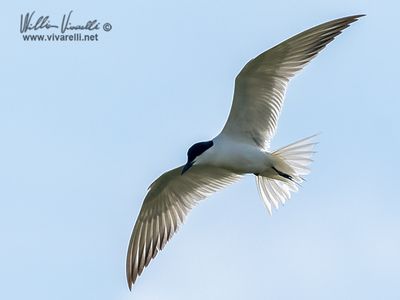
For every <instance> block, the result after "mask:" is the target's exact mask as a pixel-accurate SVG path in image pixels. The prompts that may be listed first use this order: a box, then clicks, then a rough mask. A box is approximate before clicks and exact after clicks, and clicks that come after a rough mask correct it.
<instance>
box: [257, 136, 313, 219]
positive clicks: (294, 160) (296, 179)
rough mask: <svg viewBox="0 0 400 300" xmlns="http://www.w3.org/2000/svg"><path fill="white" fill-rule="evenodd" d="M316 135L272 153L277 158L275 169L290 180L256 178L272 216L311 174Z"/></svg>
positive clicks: (259, 190)
mask: <svg viewBox="0 0 400 300" xmlns="http://www.w3.org/2000/svg"><path fill="white" fill-rule="evenodd" d="M315 137H316V135H313V136H310V137H307V138H304V139H302V140H299V141H297V142H294V143H292V144H290V145H287V146H285V147H283V148H280V149H278V150H276V151H275V152H273V153H272V155H273V156H274V158H275V163H276V165H275V167H276V168H277V169H278V170H281V171H282V172H285V173H286V174H287V175H289V176H290V179H288V178H284V177H279V176H274V178H271V177H266V176H262V175H259V176H256V184H257V188H258V192H259V194H260V196H261V198H262V199H263V201H264V203H265V206H266V207H267V209H268V212H269V213H270V214H272V208H273V207H275V209H278V208H279V203H281V204H282V205H283V204H285V202H286V201H287V200H289V198H290V196H291V192H297V191H298V187H299V185H300V183H301V182H303V181H304V178H303V177H302V176H304V175H307V174H309V173H310V169H309V165H310V164H311V162H312V161H313V160H312V158H311V157H312V156H313V154H314V153H315V151H314V147H315V145H316V144H317V143H316V142H315Z"/></svg>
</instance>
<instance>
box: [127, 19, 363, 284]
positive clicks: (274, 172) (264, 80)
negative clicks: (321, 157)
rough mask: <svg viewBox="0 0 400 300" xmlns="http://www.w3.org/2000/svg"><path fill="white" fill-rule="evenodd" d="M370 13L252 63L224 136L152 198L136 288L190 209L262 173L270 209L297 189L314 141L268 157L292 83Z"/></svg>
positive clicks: (145, 212) (130, 257)
mask: <svg viewBox="0 0 400 300" xmlns="http://www.w3.org/2000/svg"><path fill="white" fill-rule="evenodd" d="M361 16H362V15H356V16H350V17H345V18H341V19H337V20H333V21H330V22H327V23H324V24H321V25H319V26H316V27H313V28H311V29H309V30H306V31H304V32H302V33H300V34H298V35H296V36H294V37H292V38H290V39H288V40H286V41H284V42H282V43H280V44H279V45H277V46H275V47H273V48H271V49H270V50H268V51H266V52H264V53H262V54H260V55H259V56H257V57H256V58H254V59H252V60H251V61H250V62H248V63H247V64H246V65H245V66H244V68H243V69H242V71H241V72H240V73H239V75H238V76H237V77H236V81H235V92H234V97H233V103H232V108H231V111H230V114H229V117H228V120H227V122H226V124H225V126H224V128H223V130H222V132H221V133H220V134H219V135H218V136H217V137H215V138H214V139H213V140H211V141H208V142H202V143H197V144H195V145H193V146H192V147H191V148H190V149H189V151H188V161H187V163H186V165H184V166H180V167H178V168H175V169H173V170H171V171H168V172H166V173H164V174H163V175H161V176H160V177H159V178H158V179H157V180H156V181H154V182H153V183H152V184H151V185H150V187H149V191H148V193H147V195H146V197H145V199H144V202H143V205H142V208H141V210H140V213H139V216H138V218H137V220H136V224H135V226H134V228H133V232H132V236H131V240H130V243H129V248H128V254H127V261H126V273H127V280H128V285H129V288H131V287H132V284H133V283H134V282H135V281H136V279H137V276H139V275H140V274H141V273H142V271H143V269H144V268H145V267H146V266H147V265H148V264H149V262H150V260H151V259H152V258H154V257H155V256H156V254H157V252H158V251H159V250H161V249H163V247H164V245H165V244H166V242H167V241H168V240H169V239H170V238H171V237H172V235H173V234H174V233H175V232H176V230H177V228H178V226H179V225H180V224H181V223H183V221H184V219H185V217H186V215H187V214H188V212H189V211H190V209H191V208H192V207H193V206H194V205H195V204H196V203H197V202H198V201H199V200H202V199H204V198H206V197H207V196H209V195H210V194H212V193H213V192H215V191H217V190H219V189H221V188H223V187H225V186H227V185H229V184H231V183H233V182H235V181H237V180H239V179H240V178H241V177H242V176H243V175H245V174H255V175H256V184H257V188H258V191H259V194H260V196H261V198H262V199H263V201H264V203H265V205H266V207H267V209H268V211H269V212H270V213H272V209H273V207H275V208H278V207H279V203H281V204H284V203H285V201H286V200H288V199H289V198H290V194H291V192H294V191H297V189H298V185H299V184H300V183H301V182H302V181H303V176H305V175H307V174H308V173H309V167H308V166H309V164H310V163H311V162H312V159H311V157H312V154H313V153H314V152H313V147H314V145H315V142H314V137H315V136H312V137H309V138H305V139H303V140H300V141H298V142H295V143H293V144H290V145H288V146H286V147H283V148H281V149H279V150H277V151H275V152H272V153H270V152H268V149H269V144H270V141H271V139H272V137H273V136H274V134H275V131H276V127H277V122H278V119H279V115H280V112H281V109H282V105H283V101H284V95H285V91H286V87H287V84H288V82H289V79H290V78H291V77H293V76H294V75H295V74H296V73H297V72H298V71H300V70H301V69H302V68H303V67H304V66H305V65H306V64H307V63H308V62H310V60H311V59H313V58H314V57H315V56H316V55H317V54H318V52H319V51H321V50H322V49H323V48H324V47H325V46H326V45H327V44H328V43H329V42H331V41H332V40H333V39H334V38H335V37H336V36H337V35H339V34H340V33H341V32H342V30H343V29H345V28H346V27H348V26H349V24H350V23H352V22H355V21H356V20H357V19H358V18H360V17H361Z"/></svg>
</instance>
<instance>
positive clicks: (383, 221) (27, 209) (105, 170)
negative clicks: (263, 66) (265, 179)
mask: <svg viewBox="0 0 400 300" xmlns="http://www.w3.org/2000/svg"><path fill="white" fill-rule="evenodd" d="M399 8H400V5H399V4H398V3H397V1H345V0H335V1H317V0H309V1H277V2H272V1H240V2H239V1H202V2H188V1H157V2H154V1H125V2H123V1H111V2H103V3H99V2H98V1H86V2H85V3H83V2H81V1H77V0H72V1H68V3H67V2H62V3H54V2H51V1H36V2H35V3H33V2H32V1H19V2H18V3H16V2H15V3H14V2H10V1H9V2H7V4H3V7H2V10H1V13H0V14H1V19H2V23H3V25H1V27H0V33H1V37H2V43H1V44H2V46H1V53H2V55H1V58H0V59H1V71H0V79H1V83H2V85H1V86H2V88H1V89H0V138H1V147H0V199H1V200H0V236H1V247H0V266H1V267H0V282H1V288H0V298H1V299H38V300H39V299H40V300H47V299H48V300H50V299H51V300H54V299H62V300H64V299H65V300H67V299H68V300H70V299H85V300H88V299H96V300H102V299H104V300H105V299H107V300H110V299H111V300H119V299H121V300H127V299H140V300H142V299H144V300H147V299H149V300H153V299H160V300H161V299H162V300H169V299H174V300H175V299H194V300H196V299H231V300H234V299H272V300H275V299H279V300H281V299H282V300H283V299H307V300H313V299H328V300H330V299H332V300H333V299H335V300H336V299H364V300H365V299H400V289H399V286H398V284H399V279H400V255H399V253H400V235H399V230H400V217H399V216H400V201H399V196H398V191H397V185H398V182H399V179H398V170H399V168H400V164H399V158H398V155H399V151H400V142H399V134H398V130H399V129H400V121H399V118H398V115H399V110H400V105H399V99H398V95H397V93H396V92H395V90H396V89H397V87H398V85H399V75H398V70H399V68H400V63H399V59H398V54H399V53H400V42H399V39H398V36H399V28H400V26H399V23H398V21H397V20H398V12H399ZM71 9H73V10H74V12H75V18H76V20H86V19H91V18H98V19H99V21H100V22H110V23H111V24H112V25H113V29H112V30H111V31H110V32H108V33H105V32H101V34H100V37H99V39H100V40H99V41H98V42H91V43H83V42H81V43H79V42H64V43H62V42H41V43H40V42H36V43H35V42H24V41H23V40H22V38H21V34H20V33H19V18H20V14H21V13H26V12H30V11H32V10H36V12H37V14H43V15H50V16H52V17H53V18H54V19H55V20H56V19H58V18H60V16H61V15H62V14H63V13H67V12H68V11H69V10H71ZM359 13H366V14H367V17H365V18H363V19H361V20H360V21H359V22H357V23H355V24H353V25H352V26H351V27H350V28H349V29H347V30H346V31H345V32H344V34H342V35H341V36H339V38H338V39H337V40H335V41H334V42H333V43H332V44H330V45H329V46H328V47H327V49H326V50H324V51H323V52H322V53H321V54H320V55H319V56H318V57H317V58H316V59H315V60H314V61H313V62H312V63H311V64H310V65H309V66H307V67H306V69H305V70H304V71H303V72H302V73H301V74H299V75H298V76H297V77H295V79H294V80H293V81H292V82H291V84H290V86H289V90H288V93H287V99H286V102H285V106H284V110H283V113H282V115H281V118H280V122H279V128H278V132H277V135H276V137H275V139H274V140H273V142H272V147H273V148H277V147H280V146H283V145H285V144H288V143H290V142H292V141H294V140H296V139H299V138H302V137H305V136H308V135H311V134H313V133H316V132H322V135H320V137H319V140H320V144H319V145H318V149H317V150H318V153H317V155H316V157H315V160H316V161H315V163H314V164H313V172H312V173H311V174H310V176H308V177H307V182H306V183H305V184H304V186H303V188H302V189H301V191H300V192H299V193H296V194H294V196H293V197H292V199H291V200H290V201H289V203H288V204H287V205H285V207H284V208H282V209H280V210H279V211H277V212H275V213H274V214H273V216H272V217H271V216H269V215H268V213H267V210H266V209H265V207H264V205H263V203H262V201H261V200H260V199H259V197H258V194H257V189H256V186H255V182H254V178H252V177H253V176H248V177H246V178H245V179H244V180H242V181H241V182H240V183H238V184H235V185H233V186H231V187H229V188H227V189H225V190H223V191H222V192H219V193H217V194H215V195H214V196H212V197H210V199H208V200H207V201H204V202H202V203H201V204H200V205H199V206H198V207H197V208H196V209H195V210H193V211H192V213H191V214H190V215H189V218H188V220H187V222H186V224H185V225H184V226H183V227H182V228H181V230H180V231H179V232H178V234H177V235H176V236H175V237H174V238H173V239H172V241H171V242H170V243H169V244H168V245H167V246H166V248H165V250H164V251H162V252H161V253H160V254H159V255H158V256H157V258H156V259H155V260H154V261H153V262H152V263H151V264H150V266H149V267H148V268H147V269H146V270H145V271H144V273H143V275H142V276H141V277H140V278H139V279H138V281H137V283H136V284H135V286H134V288H133V292H132V293H129V291H128V288H127V284H126V280H125V254H126V248H127V243H128V240H129V237H130V233H131V230H132V227H133V224H134V221H135V218H136V216H137V214H138V211H139V209H140V206H141V203H142V199H143V197H144V195H145V193H146V189H147V187H148V185H149V184H150V183H151V182H152V181H153V180H154V179H155V178H156V177H157V176H158V175H160V174H161V173H162V172H164V171H166V170H168V169H171V168H173V167H175V166H177V165H178V164H182V163H184V161H185V159H186V151H187V148H188V147H189V146H191V145H192V144H193V143H195V142H198V141H202V140H208V139H210V138H212V137H213V136H214V135H216V134H217V133H218V132H219V130H220V129H221V128H222V126H223V124H224V122H225V119H226V117H227V114H228V112H229V109H230V105H231V98H232V91H233V81H234V77H235V76H236V74H237V73H238V72H239V70H240V69H241V68H242V67H243V65H244V64H245V63H246V62H247V61H248V60H249V59H251V58H252V57H254V56H255V55H257V54H259V53H260V52H262V51H264V50H266V49H268V48H270V47H271V46H273V45H274V44H276V43H278V42H280V41H283V40H284V39H286V38H288V37H290V36H291V35H293V34H295V33H298V32H300V31H302V30H304V29H307V28H309V27H311V26H314V25H317V24H319V23H322V22H325V21H328V20H330V19H334V18H338V17H343V16H347V15H351V14H359Z"/></svg>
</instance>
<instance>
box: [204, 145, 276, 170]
mask: <svg viewBox="0 0 400 300" xmlns="http://www.w3.org/2000/svg"><path fill="white" fill-rule="evenodd" d="M270 157H271V154H269V153H268V152H265V151H263V150H262V149H260V148H258V147H257V146H255V145H251V144H246V143H238V142H234V141H226V140H225V141H218V140H217V141H215V142H214V146H213V147H212V148H210V149H209V150H207V151H206V152H205V153H204V155H202V156H201V157H199V159H198V163H200V164H209V165H213V166H217V167H220V168H224V169H228V170H231V171H233V172H235V173H238V174H246V173H255V174H258V173H261V172H262V171H263V170H265V169H266V168H267V167H269V166H270V165H271V159H270Z"/></svg>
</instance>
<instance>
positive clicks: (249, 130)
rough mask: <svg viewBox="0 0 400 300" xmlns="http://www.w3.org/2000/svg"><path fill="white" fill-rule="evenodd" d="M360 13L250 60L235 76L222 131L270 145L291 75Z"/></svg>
mask: <svg viewBox="0 0 400 300" xmlns="http://www.w3.org/2000/svg"><path fill="white" fill-rule="evenodd" d="M360 17H362V15H357V16H350V17H345V18H341V19H336V20H333V21H330V22H326V23H324V24H321V25H318V26H315V27H313V28H311V29H308V30H306V31H303V32H302V33H299V34H297V35H295V36H294V37H292V38H290V39H288V40H286V41H284V42H282V43H280V44H278V45H277V46H275V47H273V48H271V49H269V50H267V51H265V52H264V53H261V54H260V55H259V56H257V57H256V58H254V59H252V60H251V61H249V62H248V63H247V64H246V65H245V66H244V68H243V69H242V70H241V71H240V73H239V75H238V76H237V77H236V81H235V93H234V96H233V103H232V108H231V111H230V113H229V117H228V120H227V122H226V124H225V127H224V129H223V130H222V132H221V134H225V135H227V136H230V137H233V138H235V139H236V140H238V139H240V140H244V141H245V142H247V143H255V144H256V145H257V146H259V147H262V148H265V149H267V148H268V147H269V142H270V140H271V138H272V137H273V135H274V133H275V130H276V126H277V122H278V118H279V115H280V112H281V109H282V105H283V100H284V96H285V92H286V87H287V84H288V82H289V79H290V78H291V77H293V76H294V75H295V74H296V73H297V72H298V71H300V70H301V69H302V68H303V67H304V66H305V65H306V64H307V63H308V62H310V61H311V59H313V58H314V57H315V56H316V55H317V54H318V53H319V52H320V51H321V50H322V49H324V48H325V46H326V45H327V44H328V43H329V42H331V41H332V40H333V39H334V38H335V37H336V36H337V35H339V34H340V33H341V32H342V30H343V29H345V28H346V27H348V26H349V25H350V23H353V22H355V21H357V20H358V18H360Z"/></svg>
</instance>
